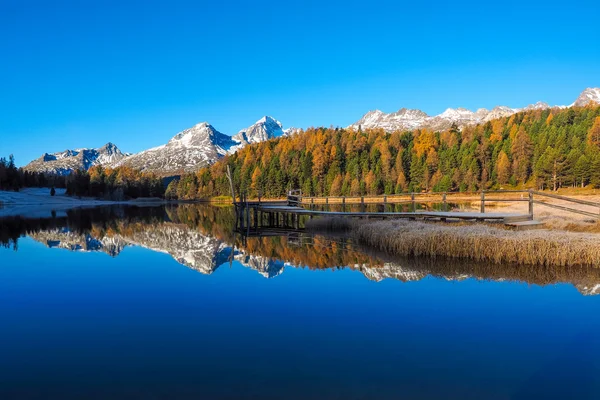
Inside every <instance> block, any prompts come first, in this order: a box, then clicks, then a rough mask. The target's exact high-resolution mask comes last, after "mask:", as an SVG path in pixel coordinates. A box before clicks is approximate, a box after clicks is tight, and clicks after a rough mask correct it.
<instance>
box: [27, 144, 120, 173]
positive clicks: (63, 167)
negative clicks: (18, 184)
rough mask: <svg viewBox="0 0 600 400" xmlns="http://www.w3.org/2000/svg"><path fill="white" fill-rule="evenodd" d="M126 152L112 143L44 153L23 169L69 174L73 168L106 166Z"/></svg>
mask: <svg viewBox="0 0 600 400" xmlns="http://www.w3.org/2000/svg"><path fill="white" fill-rule="evenodd" d="M126 156H127V154H125V153H123V152H121V150H119V148H118V147H117V146H115V145H114V144H113V143H107V144H106V145H104V146H102V147H100V148H97V149H77V150H65V151H63V152H59V153H53V154H48V153H46V154H44V155H43V156H41V157H40V158H38V159H37V160H34V161H32V162H30V163H29V164H27V165H26V166H25V167H24V169H25V170H26V171H31V172H46V173H53V174H58V175H69V174H71V173H72V172H73V171H75V170H86V171H87V170H88V169H90V167H93V166H96V165H102V166H106V165H109V164H112V163H115V162H118V161H120V160H122V159H124V158H125V157H126Z"/></svg>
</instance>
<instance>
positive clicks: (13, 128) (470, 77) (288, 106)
mask: <svg viewBox="0 0 600 400" xmlns="http://www.w3.org/2000/svg"><path fill="white" fill-rule="evenodd" d="M599 12H600V6H599V5H598V2H591V1H590V2H576V1H570V2H561V3H556V4H553V3H552V2H548V1H543V2H542V1H529V2H527V4H522V2H520V1H514V2H513V1H502V2H497V1H496V2H482V1H477V2H440V3H439V4H436V3H435V2H433V1H426V2H425V1H424V2H420V1H410V2H407V3H406V4H403V2H400V1H385V2H384V1H375V0H371V1H351V0H345V1H326V0H321V1H312V0H304V1H260V0H257V1H225V0H221V1H189V2H184V1H177V0H169V1H149V0H145V1H126V0H121V1H114V2H113V1H95V2H92V1H70V2H66V1H60V0H53V1H30V0H0V60H1V62H0V154H5V155H8V154H10V153H14V154H15V156H16V157H17V163H18V164H20V165H23V164H25V163H27V162H29V161H30V160H31V159H33V158H37V157H39V156H40V155H41V154H42V153H44V152H55V151H61V150H64V149H67V148H78V147H97V146H101V145H103V144H104V143H106V142H108V141H112V142H114V143H116V144H117V145H118V146H119V147H120V148H121V149H123V150H124V151H130V152H136V151H140V150H143V149H145V148H148V147H152V146H156V145H159V144H162V143H165V142H166V141H167V140H168V139H169V138H170V137H171V136H173V135H174V134H175V133H177V132H178V131H180V130H182V129H185V128H187V127H190V126H192V125H194V124H195V123H197V122H200V121H208V122H210V123H211V124H212V125H214V126H215V127H216V128H217V129H218V130H220V131H221V132H224V133H228V134H233V133H235V132H237V131H238V130H239V129H241V128H243V127H246V126H248V125H250V124H252V123H253V122H255V121H256V120H257V119H259V118H260V117H261V116H263V115H272V116H273V117H275V118H277V119H279V120H281V121H282V123H283V124H284V126H286V127H289V126H296V127H307V126H321V125H324V126H329V125H335V126H345V125H348V124H350V123H352V122H354V121H356V120H357V119H358V118H360V117H361V116H362V114H364V113H365V112H367V111H368V110H371V109H375V108H378V109H381V110H383V111H386V112H391V111H395V110H397V109H399V108H401V107H409V108H419V109H422V110H423V111H425V112H427V113H429V114H437V113H440V112H442V111H444V109H445V108H447V107H467V108H471V109H475V108H478V107H488V108H490V107H493V106H495V105H498V104H505V105H509V106H513V107H519V106H524V105H527V104H529V103H532V102H535V101H538V100H543V101H546V102H548V103H551V104H568V103H571V102H572V101H573V100H574V99H575V98H576V97H577V95H578V94H579V93H580V92H581V91H582V90H583V89H584V88H586V87H590V86H593V87H597V86H600V30H599V29H598V15H599Z"/></svg>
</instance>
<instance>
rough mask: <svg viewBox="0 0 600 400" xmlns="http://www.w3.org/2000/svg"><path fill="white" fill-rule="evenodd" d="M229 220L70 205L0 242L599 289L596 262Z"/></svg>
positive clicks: (228, 216)
mask: <svg viewBox="0 0 600 400" xmlns="http://www.w3.org/2000/svg"><path fill="white" fill-rule="evenodd" d="M233 223H234V215H233V210H232V209H231V208H230V207H215V206H208V205H191V204H190V205H180V206H177V207H167V208H162V207H159V208H150V207H145V208H136V207H127V208H125V207H105V208H96V209H90V210H73V211H70V212H69V213H68V215H67V217H65V218H49V219H36V220H32V219H23V218H18V217H17V218H9V219H4V220H2V221H1V224H0V243H1V244H3V245H4V246H10V247H14V248H15V249H18V239H19V237H20V236H23V235H29V236H31V237H32V238H33V239H35V240H37V241H39V242H41V243H44V244H45V245H46V246H48V247H50V248H62V249H67V250H71V251H101V252H105V253H107V254H109V255H111V256H113V257H114V256H118V255H119V253H120V252H121V251H122V250H123V248H125V247H126V246H142V247H145V248H148V249H151V250H154V251H158V252H163V253H168V254H170V255H171V256H172V257H173V258H174V259H175V260H176V261H177V262H179V263H181V264H183V265H185V266H187V267H189V268H192V269H194V270H197V271H199V272H202V273H205V274H210V273H212V272H214V271H215V270H216V269H217V268H218V267H219V266H220V265H223V264H225V263H227V262H228V261H232V260H234V259H235V260H236V261H238V262H240V263H241V264H242V265H244V266H246V267H248V268H251V269H253V270H256V271H257V272H259V273H260V274H261V275H263V276H265V277H268V278H271V277H275V276H277V275H279V274H281V273H282V272H283V270H284V266H293V267H302V268H308V269H331V268H338V269H342V268H348V269H352V270H356V271H359V272H361V273H362V274H363V275H364V276H365V277H367V278H368V279H371V280H374V281H380V280H383V279H386V278H393V279H397V280H401V281H415V280H420V279H423V278H424V277H426V276H429V275H431V276H435V277H440V278H444V279H448V280H462V279H466V278H475V279H481V280H494V281H506V280H507V281H520V282H526V283H530V284H538V285H548V284H555V283H560V282H565V283H571V284H573V285H574V286H575V287H577V289H578V290H579V291H580V292H582V293H583V294H599V293H600V269H596V268H583V267H573V268H569V267H552V268H550V267H548V268H545V267H528V266H516V265H493V264H482V263H475V262H465V261H456V260H442V259H414V258H413V259H397V258H395V259H391V258H388V257H387V256H385V255H381V254H370V253H369V252H367V251H365V250H363V249H357V248H356V247H355V246H354V245H353V244H352V243H350V242H347V241H346V240H344V239H343V238H334V237H324V236H319V235H316V236H311V235H305V234H303V233H290V234H288V235H286V236H274V237H248V238H242V237H241V236H239V235H238V236H235V235H234V234H233V229H232V227H233Z"/></svg>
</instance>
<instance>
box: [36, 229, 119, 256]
mask: <svg viewBox="0 0 600 400" xmlns="http://www.w3.org/2000/svg"><path fill="white" fill-rule="evenodd" d="M29 236H31V237H32V238H33V239H35V240H37V241H38V242H40V243H44V244H45V245H46V246H48V247H49V248H57V249H66V250H71V251H101V252H103V253H106V254H108V255H109V256H112V257H116V256H118V255H119V254H120V253H121V251H122V250H123V248H124V247H125V246H127V242H125V241H124V240H122V239H121V238H118V237H103V238H102V239H96V238H94V237H92V235H90V234H81V233H75V232H71V231H70V230H69V229H67V228H61V229H57V230H52V231H40V232H36V233H32V234H30V235H29Z"/></svg>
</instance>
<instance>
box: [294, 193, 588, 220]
mask: <svg viewBox="0 0 600 400" xmlns="http://www.w3.org/2000/svg"><path fill="white" fill-rule="evenodd" d="M515 194H517V195H519V194H520V195H521V196H520V197H518V198H514V197H510V196H512V195H515ZM477 198H478V199H479V209H480V211H481V212H482V213H484V212H485V209H486V203H491V202H494V203H498V202H527V203H528V211H529V214H530V215H533V206H534V204H539V205H541V206H544V207H550V208H554V209H558V210H562V211H567V212H572V213H576V214H580V215H585V216H588V217H592V218H596V219H600V203H597V202H592V201H587V200H580V199H575V198H572V197H567V196H560V195H557V194H552V193H545V192H539V191H535V190H486V191H481V192H468V193H466V192H423V193H403V194H390V195H381V196H327V197H314V196H302V192H301V191H300V190H291V191H289V192H288V196H287V203H288V205H290V206H298V207H302V206H309V207H310V208H311V209H312V208H314V207H315V206H317V205H331V204H341V205H342V206H345V205H346V204H360V205H361V209H363V210H364V207H365V205H366V204H383V205H384V207H385V205H387V204H410V205H411V210H412V211H413V212H415V211H416V209H417V204H418V203H440V204H441V205H442V211H448V203H449V202H459V201H471V202H473V201H477V200H476V199H477ZM548 199H551V200H560V201H564V202H567V203H573V204H577V205H584V206H587V207H593V208H595V210H594V212H592V211H586V210H581V209H577V208H572V207H567V206H566V205H559V204H553V203H550V202H548Z"/></svg>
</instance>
